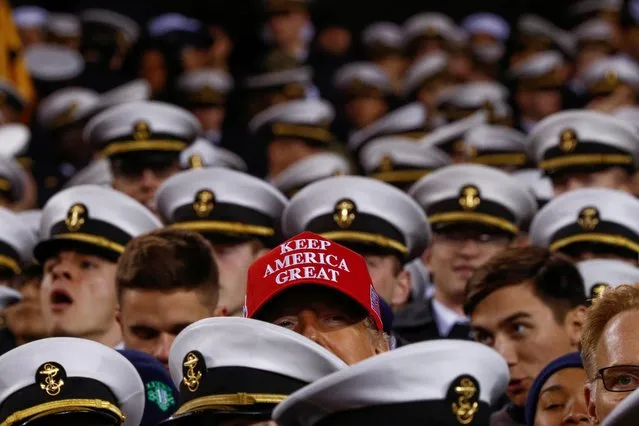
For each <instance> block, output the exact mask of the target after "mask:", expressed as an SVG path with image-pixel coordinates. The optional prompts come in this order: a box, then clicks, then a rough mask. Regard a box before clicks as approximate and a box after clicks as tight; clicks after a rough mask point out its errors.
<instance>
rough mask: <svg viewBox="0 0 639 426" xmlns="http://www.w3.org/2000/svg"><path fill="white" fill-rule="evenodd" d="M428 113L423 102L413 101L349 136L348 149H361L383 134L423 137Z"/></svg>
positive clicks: (355, 150)
mask: <svg viewBox="0 0 639 426" xmlns="http://www.w3.org/2000/svg"><path fill="white" fill-rule="evenodd" d="M427 118H428V113H427V112H426V107H425V106H424V104H422V103H421V102H412V103H410V104H408V105H404V106H402V107H399V108H397V109H395V110H393V111H391V112H389V113H388V114H386V115H384V116H382V117H381V118H379V119H378V120H376V121H374V122H373V123H371V124H370V125H368V126H366V127H364V128H363V129H361V130H358V131H357V132H355V133H353V134H352V135H351V136H350V137H349V138H348V145H347V146H348V149H349V150H351V151H354V152H357V151H359V150H360V149H362V148H363V147H364V145H365V144H366V143H367V142H369V141H371V140H372V139H374V138H377V137H381V136H405V137H409V138H414V139H417V138H421V137H423V136H424V135H425V134H426V128H427V126H428V122H427Z"/></svg>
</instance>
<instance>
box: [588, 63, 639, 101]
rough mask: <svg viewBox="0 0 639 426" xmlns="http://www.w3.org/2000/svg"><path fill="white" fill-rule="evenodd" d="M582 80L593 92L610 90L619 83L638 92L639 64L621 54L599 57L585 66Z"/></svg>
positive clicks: (589, 90)
mask: <svg viewBox="0 0 639 426" xmlns="http://www.w3.org/2000/svg"><path fill="white" fill-rule="evenodd" d="M582 80H583V83H584V84H585V85H586V90H587V91H588V92H590V93H593V94H599V93H604V94H605V93H609V92H612V91H613V90H614V89H616V88H617V87H618V86H619V85H620V84H627V85H629V86H630V87H631V88H632V89H633V90H635V92H639V65H637V64H636V63H635V62H634V61H633V60H631V59H628V58H626V57H623V56H616V57H606V58H601V59H599V60H598V61H597V62H595V63H593V64H592V65H590V66H589V67H588V68H586V70H585V71H584V73H583V76H582Z"/></svg>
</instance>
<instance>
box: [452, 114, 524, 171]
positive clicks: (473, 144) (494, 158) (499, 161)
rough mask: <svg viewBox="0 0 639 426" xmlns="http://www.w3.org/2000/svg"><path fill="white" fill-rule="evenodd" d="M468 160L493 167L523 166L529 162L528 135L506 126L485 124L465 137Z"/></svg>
mask: <svg viewBox="0 0 639 426" xmlns="http://www.w3.org/2000/svg"><path fill="white" fill-rule="evenodd" d="M464 147H465V148H466V158H467V160H468V162H470V163H475V164H485V165H487V166H493V167H504V168H512V167H519V168H521V167H523V166H525V165H526V164H527V163H528V156H527V154H526V152H527V145H526V135H525V134H524V133H522V132H520V131H519V130H515V129H512V128H510V127H506V126H499V125H490V124H484V125H481V126H478V127H476V128H474V129H473V131H472V132H469V133H468V134H467V135H466V137H465V138H464Z"/></svg>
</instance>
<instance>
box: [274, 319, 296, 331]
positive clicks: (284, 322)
mask: <svg viewBox="0 0 639 426" xmlns="http://www.w3.org/2000/svg"><path fill="white" fill-rule="evenodd" d="M273 324H275V325H278V326H280V327H284V328H288V329H289V330H293V329H294V328H295V321H293V320H292V319H290V318H280V319H277V320H275V321H273Z"/></svg>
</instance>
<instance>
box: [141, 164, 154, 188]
mask: <svg viewBox="0 0 639 426" xmlns="http://www.w3.org/2000/svg"><path fill="white" fill-rule="evenodd" d="M140 186H141V187H142V189H144V190H145V191H147V192H153V191H155V189H156V188H157V186H158V177H157V176H156V174H155V172H154V171H153V170H151V169H144V170H143V171H142V175H141V176H140Z"/></svg>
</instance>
